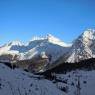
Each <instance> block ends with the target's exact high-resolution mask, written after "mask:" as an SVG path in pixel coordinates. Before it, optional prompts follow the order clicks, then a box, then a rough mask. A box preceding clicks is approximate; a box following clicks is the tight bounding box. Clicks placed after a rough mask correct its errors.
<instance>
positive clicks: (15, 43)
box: [7, 41, 22, 46]
mask: <svg viewBox="0 0 95 95" xmlns="http://www.w3.org/2000/svg"><path fill="white" fill-rule="evenodd" d="M15 45H16V46H22V43H21V42H20V41H12V42H10V43H8V44H7V46H15Z"/></svg>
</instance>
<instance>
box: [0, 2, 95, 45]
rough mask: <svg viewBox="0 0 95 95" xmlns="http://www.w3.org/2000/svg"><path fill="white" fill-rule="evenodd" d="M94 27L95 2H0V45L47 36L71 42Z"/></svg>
mask: <svg viewBox="0 0 95 95" xmlns="http://www.w3.org/2000/svg"><path fill="white" fill-rule="evenodd" d="M87 28H95V0H0V44H4V43H6V42H9V41H12V40H21V41H23V42H26V41H28V40H30V39H31V38H32V37H33V36H37V35H38V36H39V35H46V34H48V33H50V34H52V35H54V36H56V37H59V38H60V39H62V40H63V41H65V42H71V41H73V39H75V38H76V37H77V36H78V35H80V34H81V33H82V32H83V31H84V30H85V29H87Z"/></svg>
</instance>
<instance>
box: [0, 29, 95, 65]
mask: <svg viewBox="0 0 95 95" xmlns="http://www.w3.org/2000/svg"><path fill="white" fill-rule="evenodd" d="M43 52H44V53H45V54H46V55H47V56H49V55H50V56H51V63H53V62H54V61H56V60H58V59H59V58H60V57H62V56H63V58H62V59H64V61H65V62H70V63H74V62H79V61H81V60H84V59H89V58H92V57H95V30H93V29H87V30H86V31H84V32H83V33H82V34H81V35H80V36H79V37H78V38H77V39H75V40H74V41H73V43H70V44H67V43H65V42H63V41H61V40H60V39H58V38H56V37H54V36H52V35H51V34H48V35H47V36H46V37H34V38H33V39H32V40H31V41H29V42H28V43H27V44H22V43H21V42H20V41H13V42H10V43H7V44H5V45H3V46H1V47H0V56H1V58H0V59H2V55H3V56H4V55H12V58H13V59H14V56H16V60H26V59H32V58H34V57H36V56H38V55H41V54H42V53H43ZM5 59H6V61H10V60H9V59H8V58H7V57H6V58H4V61H5ZM2 60H3V59H2Z"/></svg>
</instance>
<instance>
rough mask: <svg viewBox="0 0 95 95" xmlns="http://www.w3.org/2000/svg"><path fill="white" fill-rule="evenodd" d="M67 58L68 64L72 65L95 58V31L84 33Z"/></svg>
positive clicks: (89, 30)
mask: <svg viewBox="0 0 95 95" xmlns="http://www.w3.org/2000/svg"><path fill="white" fill-rule="evenodd" d="M65 57H66V61H67V62H72V63H74V62H79V61H80V60H84V59H88V58H92V57H95V30H92V29H88V30H86V31H85V32H84V33H82V34H81V35H80V36H79V37H78V38H77V39H76V40H75V41H74V43H73V45H72V47H71V49H70V51H69V52H68V54H67V55H66V56H65Z"/></svg>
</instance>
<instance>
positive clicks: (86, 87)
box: [55, 70, 95, 95]
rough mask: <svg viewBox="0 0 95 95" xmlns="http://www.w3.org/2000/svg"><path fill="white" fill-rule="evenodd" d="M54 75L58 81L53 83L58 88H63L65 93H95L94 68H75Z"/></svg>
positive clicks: (69, 94) (75, 94)
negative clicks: (87, 69) (90, 69)
mask: <svg viewBox="0 0 95 95" xmlns="http://www.w3.org/2000/svg"><path fill="white" fill-rule="evenodd" d="M56 76H57V79H58V80H59V82H56V83H55V84H56V85H57V87H58V88H60V89H63V88H65V92H66V93H67V95H95V70H93V71H82V70H79V71H78V70H77V71H72V72H69V73H67V74H57V75H56ZM63 90H64V89H63Z"/></svg>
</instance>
